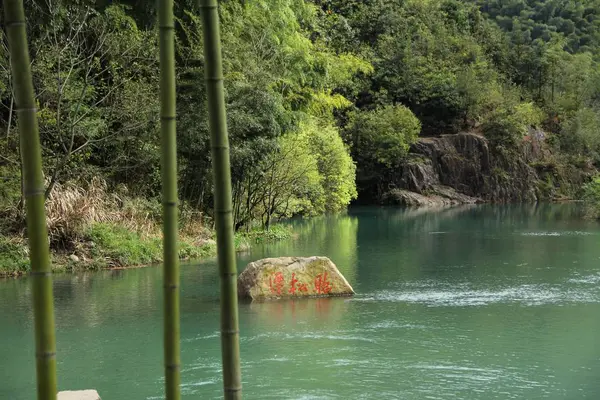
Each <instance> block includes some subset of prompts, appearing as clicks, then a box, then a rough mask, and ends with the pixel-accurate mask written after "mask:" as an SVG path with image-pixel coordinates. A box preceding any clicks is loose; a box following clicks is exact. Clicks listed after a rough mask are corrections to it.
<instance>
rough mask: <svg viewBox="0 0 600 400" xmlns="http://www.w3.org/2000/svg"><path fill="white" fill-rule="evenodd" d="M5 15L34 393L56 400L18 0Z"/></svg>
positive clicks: (33, 118) (48, 277)
mask: <svg viewBox="0 0 600 400" xmlns="http://www.w3.org/2000/svg"><path fill="white" fill-rule="evenodd" d="M4 14H5V26H6V32H7V36H8V43H9V47H10V64H11V68H12V76H13V81H14V88H15V102H16V113H17V118H18V119H17V123H18V125H19V134H20V146H21V157H22V176H23V182H24V194H25V200H26V205H27V211H26V212H27V236H28V238H29V257H30V261H31V273H30V275H31V282H32V283H31V284H32V292H33V293H32V296H33V313H34V321H35V322H34V329H35V357H36V374H37V398H38V399H39V400H56V339H55V332H54V299H53V295H52V270H51V267H50V250H49V244H48V231H47V228H46V211H45V208H44V175H43V172H42V152H41V148H40V137H39V131H38V122H37V115H36V111H37V110H36V104H35V98H34V94H33V83H32V79H31V68H30V64H29V48H28V46H27V32H26V30H25V12H24V10H23V2H22V0H4Z"/></svg>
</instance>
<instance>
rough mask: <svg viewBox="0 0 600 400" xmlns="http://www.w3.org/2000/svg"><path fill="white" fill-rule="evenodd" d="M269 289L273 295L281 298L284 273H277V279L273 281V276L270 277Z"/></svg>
mask: <svg viewBox="0 0 600 400" xmlns="http://www.w3.org/2000/svg"><path fill="white" fill-rule="evenodd" d="M269 288H270V289H271V293H273V294H275V293H276V294H277V295H278V296H281V292H282V291H283V273H281V272H277V273H276V274H275V279H273V276H270V277H269Z"/></svg>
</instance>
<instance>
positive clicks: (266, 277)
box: [238, 257, 354, 300]
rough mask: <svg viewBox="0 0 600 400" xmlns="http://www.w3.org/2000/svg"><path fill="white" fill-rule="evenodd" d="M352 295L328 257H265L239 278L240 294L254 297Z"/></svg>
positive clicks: (249, 265)
mask: <svg viewBox="0 0 600 400" xmlns="http://www.w3.org/2000/svg"><path fill="white" fill-rule="evenodd" d="M353 294H354V290H353V289H352V286H350V284H349V283H348V281H347V280H346V278H344V276H343V275H342V274H341V273H340V271H338V269H337V267H336V266H335V264H334V263H333V262H332V261H331V260H330V259H329V258H327V257H281V258H265V259H262V260H259V261H255V262H251V263H250V264H248V266H247V267H246V269H244V271H243V272H242V273H241V274H240V276H239V277H238V296H239V297H240V298H250V299H252V300H266V299H280V298H290V297H324V296H348V295H353Z"/></svg>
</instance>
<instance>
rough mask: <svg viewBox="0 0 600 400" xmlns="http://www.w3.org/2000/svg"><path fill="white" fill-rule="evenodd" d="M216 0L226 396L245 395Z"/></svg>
mask: <svg viewBox="0 0 600 400" xmlns="http://www.w3.org/2000/svg"><path fill="white" fill-rule="evenodd" d="M217 7H218V5H217V0H200V8H201V14H202V21H203V24H202V25H203V32H204V58H205V60H206V65H205V78H206V89H207V93H208V115H209V126H210V131H211V149H212V162H213V174H214V179H215V193H214V196H215V225H216V228H217V257H218V261H219V275H220V277H221V354H222V358H223V390H224V396H225V399H241V398H242V373H241V368H240V344H239V336H240V333H239V322H238V300H237V266H236V262H235V249H234V241H233V215H232V208H233V207H232V204H231V203H232V202H231V170H230V167H229V140H228V138H227V119H226V116H225V98H224V91H223V68H222V61H221V38H220V33H219V13H218V8H217Z"/></svg>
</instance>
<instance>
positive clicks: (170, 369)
mask: <svg viewBox="0 0 600 400" xmlns="http://www.w3.org/2000/svg"><path fill="white" fill-rule="evenodd" d="M158 25H159V47H160V125H161V126H160V127H161V163H162V168H161V170H162V190H163V279H164V283H163V285H164V289H163V290H164V358H165V361H164V362H165V392H166V398H167V400H179V398H180V382H181V377H180V369H181V368H180V367H181V361H180V344H179V332H180V327H179V281H180V279H179V255H178V250H177V236H178V227H177V225H178V224H177V136H176V126H175V116H176V109H175V107H176V104H175V100H176V97H175V45H174V35H175V29H174V20H173V0H159V8H158Z"/></svg>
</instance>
